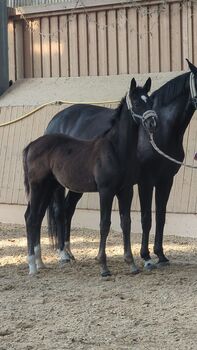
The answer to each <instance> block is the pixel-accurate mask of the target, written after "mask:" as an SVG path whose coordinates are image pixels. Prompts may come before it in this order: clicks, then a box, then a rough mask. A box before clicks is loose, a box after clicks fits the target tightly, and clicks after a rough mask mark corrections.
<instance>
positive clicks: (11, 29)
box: [8, 21, 16, 81]
mask: <svg viewBox="0 0 197 350" xmlns="http://www.w3.org/2000/svg"><path fill="white" fill-rule="evenodd" d="M8 59H9V80H12V81H15V79H16V77H15V68H16V63H15V41H14V22H13V21H9V22H8Z"/></svg>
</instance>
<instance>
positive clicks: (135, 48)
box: [9, 0, 197, 80]
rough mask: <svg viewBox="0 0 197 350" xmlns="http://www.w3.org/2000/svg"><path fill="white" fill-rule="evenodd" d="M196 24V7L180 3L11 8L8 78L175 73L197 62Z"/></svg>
mask: <svg viewBox="0 0 197 350" xmlns="http://www.w3.org/2000/svg"><path fill="white" fill-rule="evenodd" d="M80 4H83V6H82V5H80ZM65 7H66V8H65ZM196 23H197V3H196V2H193V1H182V0H166V1H161V0H150V1H141V0H138V1H134V2H125V3H123V4H120V2H119V1H116V0H104V1H100V0H95V1H93V0H84V1H83V2H82V3H81V2H79V5H78V6H77V7H76V1H71V2H68V3H67V4H66V5H65V3H64V4H56V5H51V6H41V5H40V6H34V7H32V6H31V7H28V6H27V7H23V8H21V9H18V10H17V9H16V10H14V15H13V14H12V16H11V17H10V22H9V68H10V79H12V80H15V79H23V78H32V77H69V76H87V75H90V76H91V75H114V74H115V75H116V74H132V73H147V72H166V71H180V70H182V69H184V68H185V67H186V62H185V58H186V57H187V58H189V59H190V60H191V61H192V62H193V63H195V64H197V45H196V43H195V38H196V37H197V26H196Z"/></svg>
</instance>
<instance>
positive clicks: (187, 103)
mask: <svg viewBox="0 0 197 350" xmlns="http://www.w3.org/2000/svg"><path fill="white" fill-rule="evenodd" d="M189 77H190V74H189V73H188V76H187V79H186V84H185V86H184V91H183V93H180V95H179V96H177V97H176V98H175V100H172V102H171V103H169V105H166V106H160V107H159V109H158V115H160V116H161V118H160V122H161V128H162V127H163V126H164V127H166V130H167V131H168V132H170V131H172V129H173V130H175V132H176V133H178V134H180V135H184V132H185V130H186V128H187V126H188V124H189V122H190V120H191V118H192V116H193V114H194V111H195V109H194V107H193V105H192V102H191V100H190V84H189ZM156 103H157V102H156ZM154 107H155V106H154ZM160 111H161V113H160ZM163 131H164V132H165V130H164V129H163Z"/></svg>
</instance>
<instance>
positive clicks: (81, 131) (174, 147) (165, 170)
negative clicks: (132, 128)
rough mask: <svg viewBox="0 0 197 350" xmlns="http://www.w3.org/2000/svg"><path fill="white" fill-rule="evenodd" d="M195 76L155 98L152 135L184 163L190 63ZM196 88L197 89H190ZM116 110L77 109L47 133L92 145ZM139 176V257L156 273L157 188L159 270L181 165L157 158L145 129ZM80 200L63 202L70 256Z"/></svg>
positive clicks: (54, 216) (191, 105) (55, 205)
mask: <svg viewBox="0 0 197 350" xmlns="http://www.w3.org/2000/svg"><path fill="white" fill-rule="evenodd" d="M188 64H189V68H190V70H191V72H192V73H190V72H188V73H184V74H181V75H179V76H178V77H176V78H174V79H172V80H170V81H169V82H167V83H166V84H165V85H163V86H162V87H161V88H159V89H158V90H156V91H155V92H153V93H152V95H151V99H152V102H153V109H154V110H155V111H156V112H157V114H158V116H159V120H158V127H157V130H156V133H155V134H154V138H155V141H156V143H157V145H158V146H159V147H160V148H161V149H162V150H163V151H165V152H166V153H168V154H169V155H170V156H172V157H174V158H176V159H178V160H179V161H182V160H183V159H184V150H183V136H184V133H185V130H186V128H187V126H188V124H189V122H190V120H191V118H192V115H193V113H194V111H195V109H196V108H197V106H196V99H195V98H194V96H195V95H196V92H195V90H196V88H195V87H196V84H197V68H196V67H195V66H194V65H193V64H192V63H190V62H189V61H188ZM192 86H193V88H192ZM113 112H114V111H113V109H110V108H104V107H99V106H93V105H73V106H71V107H69V108H66V109H64V110H63V111H61V112H59V113H58V114H57V115H55V116H54V118H53V119H52V120H51V121H50V123H49V125H48V127H47V129H46V133H47V134H51V133H64V134H68V135H72V136H74V137H77V138H81V139H90V138H92V137H93V136H96V135H99V134H100V133H102V132H104V130H106V129H107V128H108V127H109V125H110V122H111V119H112V116H113ZM137 155H138V161H139V163H140V176H139V178H138V188H139V196H140V205H141V223H142V231H143V234H142V246H141V257H142V258H143V259H144V260H145V266H146V267H148V268H151V267H154V265H153V263H152V261H151V257H150V253H149V249H148V243H149V232H150V229H151V221H152V218H151V206H152V195H153V188H154V187H155V202H156V234H155V243H154V253H155V254H156V255H157V256H158V258H159V260H158V264H159V265H165V264H167V263H168V259H167V258H166V256H165V255H164V253H163V230H164V224H165V216H166V205H167V202H168V198H169V194H170V191H171V188H172V184H173V178H174V176H175V174H176V173H177V172H178V170H179V168H180V165H177V164H174V163H172V162H171V161H169V160H167V159H165V158H163V157H162V156H161V155H159V154H157V153H156V152H155V151H154V150H153V149H152V146H151V145H150V143H149V140H148V138H147V136H146V133H145V131H144V129H143V128H140V129H139V138H138V145H137ZM81 196H82V194H79V193H73V192H71V191H69V192H68V194H67V196H66V200H65V216H66V237H65V239H66V244H65V245H66V248H67V252H68V254H69V255H70V257H71V258H73V256H72V253H71V251H70V226H71V219H72V216H73V214H74V211H75V208H76V204H77V202H78V200H79V199H80V198H81ZM64 197H65V194H64V189H63V188H62V189H60V190H59V192H56V193H55V196H54V199H53V202H51V205H50V207H49V215H48V217H49V221H48V222H49V232H50V234H54V235H55V228H56V223H57V222H58V212H59V208H60V207H61V206H62V205H63V202H64Z"/></svg>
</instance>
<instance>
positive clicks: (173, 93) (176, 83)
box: [150, 72, 189, 107]
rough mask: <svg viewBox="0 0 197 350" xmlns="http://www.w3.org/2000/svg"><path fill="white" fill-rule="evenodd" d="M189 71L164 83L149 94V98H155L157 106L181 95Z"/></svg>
mask: <svg viewBox="0 0 197 350" xmlns="http://www.w3.org/2000/svg"><path fill="white" fill-rule="evenodd" d="M188 75H189V72H187V73H184V74H181V75H179V76H177V77H175V78H173V79H171V80H170V81H168V82H167V83H166V84H164V85H163V86H161V87H160V88H159V89H158V90H156V91H154V92H153V93H152V94H151V96H150V97H151V99H155V98H157V103H158V106H159V107H160V106H162V105H163V106H164V105H167V104H169V103H170V102H171V101H172V100H174V99H175V98H176V97H178V96H180V95H183V94H184V93H185V91H186V89H187V86H188V85H187V79H188Z"/></svg>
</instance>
